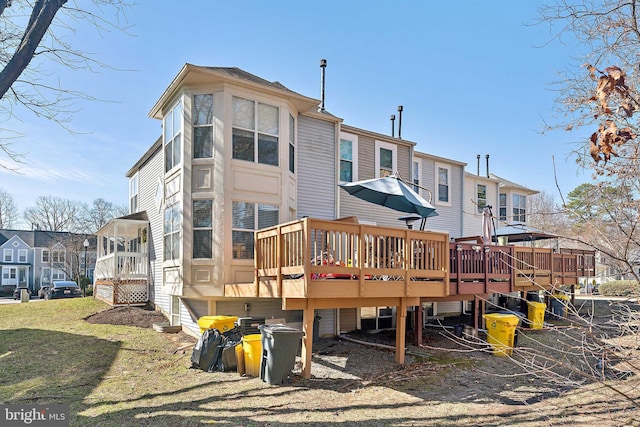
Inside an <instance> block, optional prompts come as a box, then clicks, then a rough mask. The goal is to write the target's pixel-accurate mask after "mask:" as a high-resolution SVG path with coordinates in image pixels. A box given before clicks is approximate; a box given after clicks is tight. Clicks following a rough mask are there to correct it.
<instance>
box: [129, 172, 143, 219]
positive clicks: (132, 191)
mask: <svg viewBox="0 0 640 427" xmlns="http://www.w3.org/2000/svg"><path fill="white" fill-rule="evenodd" d="M139 194H140V173H139V172H136V173H135V174H134V175H133V176H132V177H131V178H129V213H130V214H133V213H136V212H137V211H138V210H139V205H140V197H139ZM134 196H135V197H136V206H135V208H136V212H133V211H132V209H131V207H132V206H131V199H133V197H134Z"/></svg>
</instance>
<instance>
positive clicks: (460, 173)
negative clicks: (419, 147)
mask: <svg viewBox="0 0 640 427" xmlns="http://www.w3.org/2000/svg"><path fill="white" fill-rule="evenodd" d="M418 159H419V161H421V166H422V176H421V180H422V186H423V187H426V188H428V189H429V190H431V192H432V194H433V199H432V201H431V204H432V205H433V206H434V207H435V208H436V212H437V213H438V216H436V217H432V218H429V219H427V225H426V229H428V230H437V231H446V232H447V233H449V234H450V236H451V237H461V236H462V212H463V201H464V179H463V177H464V168H463V166H462V165H458V164H447V163H445V162H444V161H441V160H439V161H438V162H437V163H438V164H444V165H446V166H449V167H450V170H451V176H450V177H449V179H450V182H449V185H450V195H451V198H450V202H451V203H450V206H445V205H439V204H437V202H436V201H435V198H436V197H437V191H436V185H437V184H436V161H435V160H433V159H430V158H420V157H419V158H418ZM421 195H422V196H423V197H425V198H426V197H427V195H426V194H425V193H424V192H421Z"/></svg>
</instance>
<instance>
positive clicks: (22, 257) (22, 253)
mask: <svg viewBox="0 0 640 427" xmlns="http://www.w3.org/2000/svg"><path fill="white" fill-rule="evenodd" d="M18 262H27V250H26V249H18Z"/></svg>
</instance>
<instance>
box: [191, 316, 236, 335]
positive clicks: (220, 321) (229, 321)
mask: <svg viewBox="0 0 640 427" xmlns="http://www.w3.org/2000/svg"><path fill="white" fill-rule="evenodd" d="M236 320H238V318H237V317H236V316H202V317H201V318H199V319H198V326H200V333H202V332H204V331H206V330H207V329H212V328H213V329H217V330H218V331H220V332H227V331H228V330H230V329H233V328H234V327H235V324H236Z"/></svg>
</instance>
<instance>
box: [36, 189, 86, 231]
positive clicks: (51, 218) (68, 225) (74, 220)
mask: <svg viewBox="0 0 640 427" xmlns="http://www.w3.org/2000/svg"><path fill="white" fill-rule="evenodd" d="M85 209H86V208H85V207H84V206H83V204H82V203H79V202H76V201H73V200H68V199H62V198H60V197H52V196H40V197H38V199H37V200H36V204H35V206H34V207H32V208H27V209H25V211H24V220H25V221H26V222H27V224H31V225H32V227H33V228H37V229H40V230H46V231H70V232H76V231H79V230H82V219H81V215H82V212H83V211H84V210H85Z"/></svg>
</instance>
